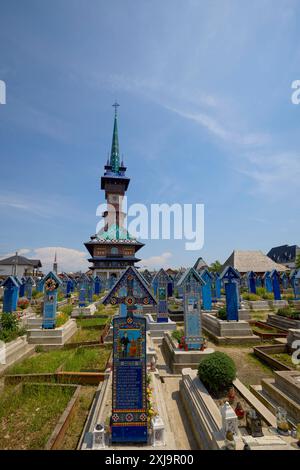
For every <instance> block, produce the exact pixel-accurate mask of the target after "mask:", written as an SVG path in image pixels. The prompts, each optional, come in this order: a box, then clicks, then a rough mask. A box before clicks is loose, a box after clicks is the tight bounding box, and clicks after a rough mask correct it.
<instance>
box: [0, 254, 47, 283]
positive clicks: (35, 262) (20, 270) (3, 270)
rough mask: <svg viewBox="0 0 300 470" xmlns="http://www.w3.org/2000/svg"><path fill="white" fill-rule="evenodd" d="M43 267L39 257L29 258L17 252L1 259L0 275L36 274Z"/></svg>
mask: <svg viewBox="0 0 300 470" xmlns="http://www.w3.org/2000/svg"><path fill="white" fill-rule="evenodd" d="M41 267H42V264H41V261H40V260H39V259H28V258H25V256H19V255H17V254H16V255H15V256H10V257H9V258H5V259H2V260H0V276H11V275H12V276H19V277H22V276H29V275H31V276H35V275H36V274H37V273H38V272H39V271H40V269H39V268H41Z"/></svg>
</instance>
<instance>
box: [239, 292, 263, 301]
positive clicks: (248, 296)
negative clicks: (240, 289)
mask: <svg viewBox="0 0 300 470" xmlns="http://www.w3.org/2000/svg"><path fill="white" fill-rule="evenodd" d="M242 297H243V299H244V300H251V301H256V300H260V299H261V297H260V296H259V295H257V294H253V293H250V292H245V293H244V294H242Z"/></svg>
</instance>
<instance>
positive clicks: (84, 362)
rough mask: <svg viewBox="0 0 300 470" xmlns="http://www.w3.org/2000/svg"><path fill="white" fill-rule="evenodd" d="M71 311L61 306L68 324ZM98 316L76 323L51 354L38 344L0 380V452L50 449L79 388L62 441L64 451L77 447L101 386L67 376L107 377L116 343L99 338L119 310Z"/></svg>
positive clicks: (102, 311) (103, 310)
mask: <svg viewBox="0 0 300 470" xmlns="http://www.w3.org/2000/svg"><path fill="white" fill-rule="evenodd" d="M71 310H72V307H71V308H70V306H69V305H67V306H65V307H62V308H61V309H60V313H59V314H58V318H59V317H60V316H61V318H62V317H63V321H67V320H68V319H69V317H70V314H71ZM96 313H97V314H98V315H102V316H101V317H98V318H97V317H95V318H92V319H87V318H78V319H77V320H76V322H77V327H78V330H77V332H76V333H75V334H74V335H73V336H72V338H71V339H70V340H69V341H68V343H67V344H66V345H65V346H64V347H62V348H61V349H53V350H48V351H47V350H44V349H43V348H42V347H41V346H37V347H36V348H35V351H34V353H33V355H31V356H30V357H28V358H26V359H24V360H21V361H19V362H17V363H15V364H14V365H12V366H11V367H10V368H9V369H8V370H6V372H5V374H4V376H2V377H1V378H0V385H1V386H0V430H1V438H0V449H24V450H25V449H44V448H47V445H50V444H49V442H51V439H50V438H51V436H52V435H53V433H54V434H55V429H56V427H57V425H58V423H59V421H60V419H61V418H62V416H63V413H66V410H67V409H68V407H70V403H72V399H74V398H73V397H74V396H75V392H76V390H77V389H78V391H77V392H76V393H77V396H76V402H75V405H74V409H72V419H70V421H69V423H68V426H67V427H66V432H65V433H64V435H63V437H62V438H61V439H60V441H59V449H70V450H71V449H76V447H77V444H78V441H79V438H80V436H81V433H82V429H83V426H84V423H85V421H86V418H87V415H88V412H89V410H90V407H91V405H92V402H93V398H94V395H95V392H96V390H97V384H81V385H80V386H78V385H79V382H81V381H80V380H78V377H77V376H76V377H75V378H72V379H71V378H69V377H68V374H71V375H72V373H76V374H79V376H80V374H82V373H83V375H84V374H89V373H91V374H93V373H94V374H95V373H104V371H105V369H106V367H107V363H108V360H109V358H110V355H111V345H110V344H106V345H104V344H101V345H100V339H101V335H102V333H103V331H104V328H105V327H107V325H109V324H110V322H111V316H112V314H113V313H115V309H113V308H110V307H108V308H105V307H104V306H102V305H100V307H99V308H98V310H97V312H96ZM91 343H93V344H91ZM57 373H58V374H59V376H57V375H56V374H57ZM64 374H66V375H65V376H64ZM58 377H59V379H58ZM97 380H98V381H99V378H98V379H97ZM77 382H78V383H77ZM72 406H73V405H72ZM71 408H72V407H71ZM47 443H48V444H47Z"/></svg>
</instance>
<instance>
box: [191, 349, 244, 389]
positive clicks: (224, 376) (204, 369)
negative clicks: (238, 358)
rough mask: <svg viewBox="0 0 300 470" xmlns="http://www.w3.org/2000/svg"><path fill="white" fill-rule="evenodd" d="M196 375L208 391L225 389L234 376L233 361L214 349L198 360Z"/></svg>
mask: <svg viewBox="0 0 300 470" xmlns="http://www.w3.org/2000/svg"><path fill="white" fill-rule="evenodd" d="M198 377H199V379H200V380H201V381H202V382H203V384H204V385H205V386H206V387H207V389H208V390H209V391H210V392H213V393H218V392H221V391H223V390H227V389H228V388H229V387H230V386H231V384H232V382H233V380H234V379H235V377H236V367H235V363H234V362H233V360H232V359H231V357H229V356H228V355H227V354H225V353H223V352H220V351H216V352H214V353H212V354H210V355H209V356H207V357H206V358H205V359H203V361H202V362H200V364H199V367H198Z"/></svg>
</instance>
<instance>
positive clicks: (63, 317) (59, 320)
mask: <svg viewBox="0 0 300 470" xmlns="http://www.w3.org/2000/svg"><path fill="white" fill-rule="evenodd" d="M68 320H69V315H68V314H67V313H64V312H59V313H58V314H57V315H56V321H55V327H56V328H59V327H60V326H62V325H64V324H65V323H66V322H67V321H68Z"/></svg>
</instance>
